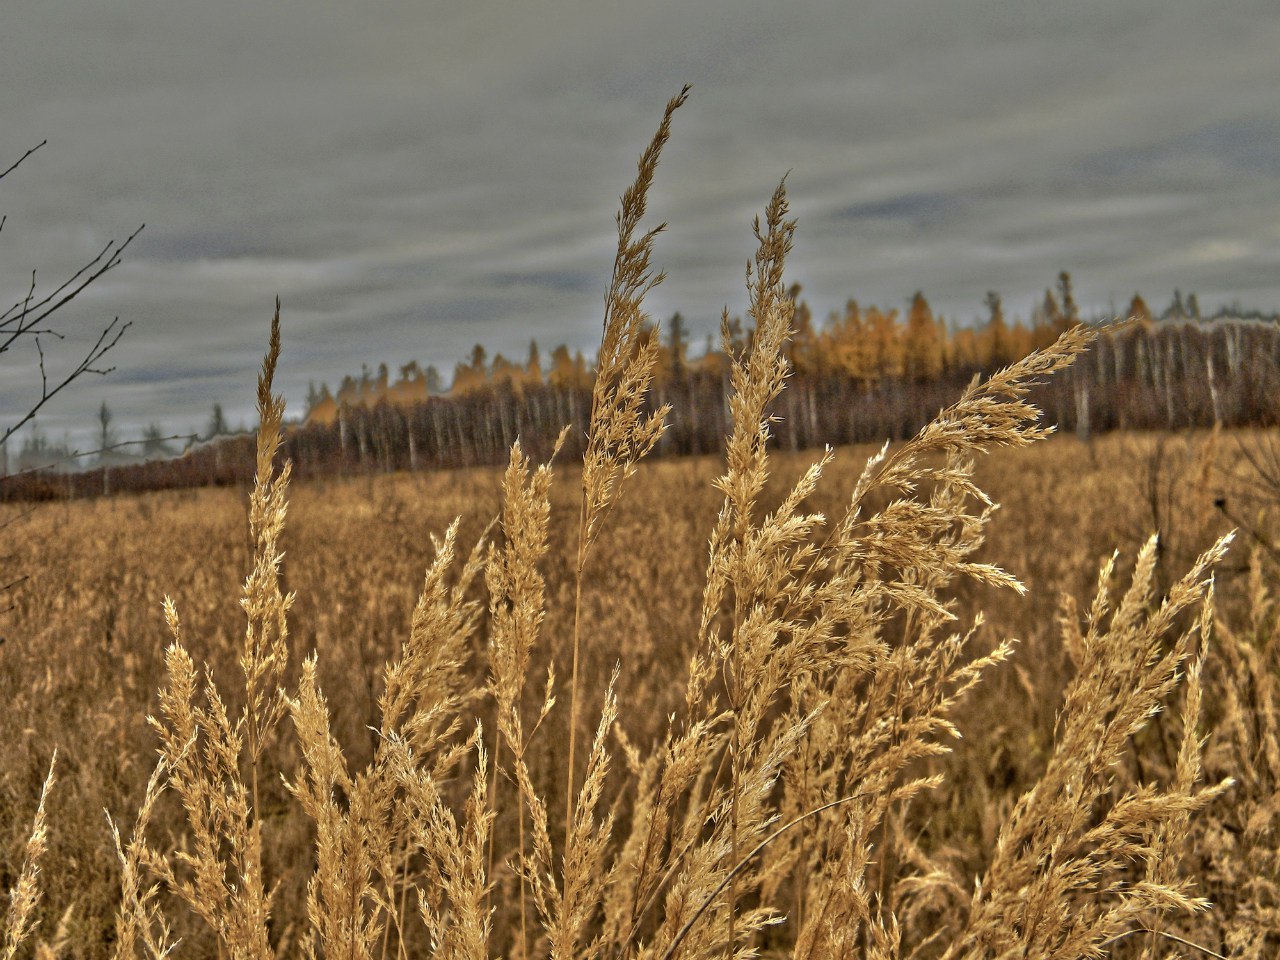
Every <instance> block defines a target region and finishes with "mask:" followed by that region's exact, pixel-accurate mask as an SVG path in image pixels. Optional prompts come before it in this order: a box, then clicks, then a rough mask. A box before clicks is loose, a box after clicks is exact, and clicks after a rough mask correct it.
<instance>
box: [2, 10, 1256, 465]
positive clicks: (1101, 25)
mask: <svg viewBox="0 0 1280 960" xmlns="http://www.w3.org/2000/svg"><path fill="white" fill-rule="evenodd" d="M1278 49H1280V6H1277V5H1276V3H1275V0H1259V2H1247V0H1217V2H1213V3H1210V2H1190V0H1124V2H1120V3H1117V2H1115V0H1073V2H1071V3H1041V2H1028V0H933V2H928V3H925V2H916V0H859V2H856V3H851V2H849V0H841V2H830V3H828V2H818V0H793V2H791V3H786V4H780V3H773V2H768V3H766V2H757V0H698V2H689V0H683V2H680V3H675V2H630V3H626V4H615V3H610V2H600V0H593V2H570V0H557V2H545V0H529V2H525V3H510V2H494V0H470V2H467V3H440V2H423V0H371V2H362V3H340V2H337V0H274V2H271V3H262V2H260V0H218V2H208V0H112V2H111V3H88V2H84V0H75V2H72V0H6V2H5V3H4V7H3V11H0V64H2V67H0V71H2V75H3V82H0V119H2V121H3V128H2V129H3V133H4V136H3V139H2V140H0V169H3V168H4V167H7V166H8V165H9V163H10V162H12V161H13V160H15V159H17V157H18V156H20V155H21V154H22V152H23V151H24V150H25V149H27V148H28V147H30V146H33V145H35V144H36V143H39V142H40V141H42V140H46V139H47V140H48V145H47V146H45V147H44V148H42V149H41V150H39V151H38V152H37V153H36V154H35V155H34V156H32V157H31V158H30V159H29V160H28V161H27V162H26V163H24V164H23V165H22V166H21V167H20V168H19V169H18V170H17V171H15V172H14V173H13V174H12V175H10V176H9V177H7V178H5V179H4V180H3V181H0V213H3V214H5V215H7V218H8V220H7V222H6V224H5V226H4V229H3V232H0V296H3V297H4V298H6V300H7V302H6V304H5V306H7V305H8V303H10V302H13V301H14V300H17V299H19V298H21V296H22V295H23V294H24V293H25V292H26V289H27V286H28V284H29V282H30V277H31V271H32V270H33V269H35V270H36V271H37V289H41V288H44V287H47V286H48V285H51V284H54V283H56V282H59V281H61V280H63V279H65V277H66V276H67V275H68V274H70V273H71V272H73V271H74V270H75V269H76V268H77V267H79V266H80V265H81V264H82V263H83V262H85V261H86V260H88V259H89V258H91V257H92V256H93V255H94V254H95V253H96V252H97V251H98V249H100V248H101V247H102V245H103V244H105V243H106V242H107V241H108V240H110V239H112V238H116V239H123V238H124V237H125V236H127V235H128V234H129V233H131V232H132V231H133V230H134V229H135V228H136V227H137V226H138V225H139V224H142V223H145V224H146V229H145V230H144V231H143V233H142V234H141V235H140V236H139V238H138V239H137V241H135V243H134V245H133V246H132V247H131V248H130V250H129V251H128V253H127V256H126V258H125V261H124V263H123V264H122V265H121V266H120V267H119V268H118V269H117V270H115V271H113V272H112V273H110V274H109V275H107V276H106V277H104V278H103V279H102V280H101V281H100V282H99V283H97V284H95V285H94V287H93V288H91V292H90V293H89V294H86V296H85V297H84V298H82V300H80V301H77V303H76V304H75V306H74V309H71V310H68V311H67V312H65V314H64V315H63V316H62V318H61V322H60V324H59V325H58V327H59V329H60V330H61V331H62V332H63V333H65V334H67V339H66V340H65V341H62V342H57V343H55V342H53V341H52V340H49V339H47V338H46V341H45V346H46V347H47V348H48V349H47V351H46V352H47V355H48V359H49V365H50V370H51V373H55V374H56V372H57V371H58V369H59V365H60V364H66V363H70V362H72V361H73V354H74V353H75V352H76V351H77V350H83V349H84V348H85V347H87V346H88V340H87V338H90V337H91V336H94V335H96V333H97V331H98V330H99V329H100V328H101V326H102V324H103V323H105V322H106V321H108V320H110V319H111V317H112V316H115V315H119V316H120V317H121V319H122V320H127V321H129V322H131V323H132V324H133V326H132V327H131V329H130V330H129V332H128V334H127V335H126V337H125V339H124V340H123V341H122V342H121V344H120V346H119V347H118V348H117V350H116V351H115V352H114V354H113V356H112V360H113V361H114V363H115V366H116V370H115V371H114V372H113V373H112V374H110V375H109V376H108V377H105V378H102V379H87V380H85V381H83V382H81V383H80V384H78V385H77V386H76V387H74V388H72V389H70V390H69V391H68V392H67V393H66V394H65V395H64V396H61V397H59V398H58V399H56V400H54V401H53V402H52V403H51V404H50V405H49V406H48V407H47V408H46V411H45V413H44V414H43V415H42V416H41V417H40V418H39V423H40V425H41V429H42V430H43V431H44V432H45V433H46V434H47V435H49V436H50V437H51V438H52V439H54V440H60V439H61V438H62V437H63V435H64V434H66V435H69V436H70V438H71V439H72V441H73V442H80V441H81V440H82V439H87V438H88V437H89V436H90V434H91V433H92V430H93V423H94V418H95V415H96V411H97V409H98V406H99V404H101V403H102V402H103V401H105V402H106V403H107V404H108V405H109V406H110V407H111V409H112V410H113V412H114V414H115V424H114V425H115V426H116V427H118V428H119V430H120V431H121V433H122V434H124V435H128V434H130V433H131V432H133V433H136V432H139V431H140V430H141V429H142V427H143V426H144V425H145V424H147V423H150V422H157V423H159V424H160V425H161V426H162V427H164V428H165V429H166V430H169V431H173V432H187V431H189V430H193V429H201V428H202V427H203V425H204V423H205V422H206V421H207V420H208V417H209V411H210V409H211V407H212V405H213V403H215V402H219V403H221V404H222V405H223V406H224V408H225V409H226V412H227V416H228V419H229V420H231V421H232V422H233V423H235V422H237V421H249V420H251V419H252V406H253V381H254V376H255V372H256V369H257V365H258V362H259V360H260V358H261V355H262V352H263V349H264V347H265V343H266V334H267V329H268V322H269V319H270V314H271V309H272V304H273V302H274V298H275V297H276V296H279V297H280V298H281V301H282V303H283V313H282V318H283V328H284V352H283V357H282V361H281V370H280V376H279V380H278V383H279V386H280V387H281V388H282V389H283V391H284V393H285V395H286V397H287V399H288V401H289V403H290V406H291V408H292V410H293V412H294V413H300V412H301V408H302V403H303V398H304V397H305V395H306V391H307V385H308V382H309V381H314V382H316V383H319V382H321V381H327V382H329V383H330V385H336V383H337V381H338V380H339V379H340V378H341V377H342V376H343V375H344V374H346V373H358V372H359V370H360V368H361V365H362V364H368V365H369V366H371V367H376V365H377V364H378V363H379V362H382V361H386V362H387V363H388V364H389V365H390V366H391V368H392V370H393V372H394V370H395V369H396V367H397V366H399V365H400V364H403V363H405V362H407V361H408V360H410V359H416V360H418V361H419V362H420V363H422V365H423V366H426V365H427V364H434V365H436V366H437V367H438V368H440V370H441V371H442V372H443V373H444V374H445V376H446V377H448V376H449V375H450V373H451V372H452V369H453V366H454V364H455V363H456V362H457V361H458V360H460V359H462V358H464V357H465V356H466V355H467V354H468V353H469V352H470V348H471V346H472V345H473V344H475V343H482V344H484V345H485V346H486V347H487V348H488V350H489V352H490V355H492V354H493V353H495V352H502V353H504V354H505V355H507V356H508V357H512V358H521V359H522V358H523V357H524V356H525V355H526V353H527V350H528V345H529V341H530V340H531V339H537V340H538V342H539V344H540V345H541V346H542V347H543V349H544V352H545V351H547V350H549V349H550V348H551V347H552V346H554V345H556V344H558V343H562V342H563V343H568V344H569V345H570V346H571V347H573V348H575V349H582V350H583V351H584V352H587V353H588V354H589V353H591V352H592V350H593V346H594V344H595V342H596V340H597V338H598V332H599V325H600V319H601V316H602V299H603V293H604V289H605V286H606V284H607V282H608V273H609V270H610V268H611V266H612V262H613V246H614V242H615V238H616V234H615V229H614V222H613V215H614V211H615V210H616V207H617V203H618V196H619V194H620V193H621V192H622V190H623V189H624V188H625V187H626V185H627V184H628V182H629V181H630V179H631V178H632V176H633V173H634V168H635V161H636V158H637V157H638V155H639V153H640V151H641V149H642V148H643V147H644V145H645V144H646V143H647V141H648V140H649V138H650V137H651V135H652V133H653V130H654V128H655V127H656V125H657V122H658V120H659V118H660V116H661V111H662V107H663V104H664V103H665V101H666V100H667V99H668V98H669V97H670V96H671V95H673V94H674V93H675V92H677V91H678V90H679V88H680V86H681V85H682V84H683V83H686V82H688V83H691V84H693V93H692V96H691V98H690V100H689V103H688V104H687V105H686V106H685V107H684V108H683V109H682V110H681V111H680V112H679V113H678V114H677V116H676V119H675V122H674V130H673V135H672V140H671V142H670V144H669V145H668V148H667V150H666V152H665V153H664V155H663V160H662V165H661V167H660V168H659V171H658V175H657V180H656V183H655V185H654V190H653V193H652V196H651V208H650V209H651V216H652V218H653V222H654V223H656V222H659V221H663V220H665V221H667V222H668V224H669V228H668V232H667V233H666V234H665V235H664V236H663V237H662V238H661V239H660V240H659V242H658V245H657V250H656V256H655V260H656V263H657V265H658V266H660V267H663V268H665V269H666V271H667V273H668V280H667V282H666V283H665V284H664V285H663V286H662V287H661V288H659V289H658V290H657V291H655V293H654V294H653V295H652V297H651V299H650V301H649V306H650V308H651V313H652V314H653V316H654V318H655V319H657V320H665V319H666V318H667V317H668V316H669V315H670V314H671V313H672V312H674V311H676V310H679V311H680V312H681V313H683V315H684V316H685V317H686V319H687V320H688V321H689V322H690V324H691V326H692V328H693V331H694V342H695V344H697V345H700V344H701V342H702V340H703V338H704V337H705V336H706V335H707V334H710V333H712V332H713V330H714V329H715V327H716V324H717V321H718V317H719V314H720V310H721V308H722V307H723V306H725V305H727V306H728V307H729V309H730V310H731V311H734V312H740V311H741V310H742V309H743V307H744V305H745V296H744V293H743V291H742V280H743V270H744V267H745V263H746V260H747V258H748V257H749V256H750V254H751V253H752V237H751V233H750V223H751V218H752V217H753V215H754V214H755V213H756V212H758V211H759V210H761V209H762V207H763V205H764V203H765V202H766V201H767V200H768V197H769V195H770V193H771V192H772V190H773V188H774V186H775V185H776V184H777V182H778V180H779V178H780V177H782V176H783V175H784V174H787V173H788V171H789V176H788V181H787V183H788V189H789V192H790V197H791V202H792V209H793V213H794V214H795V215H796V216H797V217H798V219H799V228H798V232H797V236H796V246H795V251H794V254H793V256H792V258H791V261H790V264H789V277H790V279H791V280H792V281H793V282H798V283H800V284H802V286H803V288H804V297H805V298H806V299H807V300H808V302H809V304H810V306H811V308H812V309H813V311H814V313H815V315H816V316H817V317H819V318H821V317H823V316H825V315H826V313H827V312H828V311H830V310H835V309H838V308H840V307H841V306H842V305H843V303H844V301H845V300H846V299H847V298H848V297H856V298H857V299H858V300H859V301H860V302H862V303H864V304H871V303H875V304H878V305H881V306H884V307H894V306H897V307H901V306H903V305H905V303H906V302H907V300H908V299H909V298H910V296H911V295H912V293H913V292H914V291H916V290H917V289H920V290H923V291H924V292H925V294H926V296H927V297H928V298H929V300H930V302H931V303H932V304H933V306H934V308H935V310H936V311H938V312H940V313H942V314H944V315H945V316H947V317H948V318H949V319H954V320H957V321H960V322H971V321H973V320H974V319H975V318H977V317H979V316H980V315H981V314H982V312H983V308H982V301H983V297H984V296H985V294H986V292H987V291H988V290H998V291H1000V292H1001V293H1002V294H1003V296H1004V299H1005V303H1006V309H1007V310H1008V312H1009V313H1010V314H1011V315H1020V316H1022V317H1026V316H1027V315H1028V314H1029V312H1030V310H1031V305H1032V303H1033V301H1034V300H1036V299H1038V298H1039V297H1041V296H1042V295H1043V291H1044V289H1045V287H1047V286H1049V285H1050V284H1052V283H1053V280H1054V277H1055V276H1056V274H1057V272H1058V271H1059V270H1062V269H1066V270H1069V271H1071V273H1072V274H1073V276H1074V278H1075V284H1076V296H1077V299H1078V300H1079V301H1080V302H1081V304H1082V305H1083V306H1084V307H1085V309H1086V311H1088V312H1101V311H1106V310H1109V309H1112V308H1113V307H1114V309H1118V310H1123V309H1124V307H1125V306H1126V305H1127V303H1128V300H1129V297H1130V296H1131V295H1132V294H1133V292H1134V291H1135V290H1140V291H1141V292H1142V293H1143V294H1144V296H1146V298H1147V299H1148V301H1149V302H1150V303H1151V304H1152V306H1153V307H1156V308H1159V307H1161V306H1163V305H1164V304H1165V303H1167V302H1168V300H1169V298H1170V297H1171V295H1172V293H1173V290H1174V288H1175V287H1176V288H1180V289H1181V290H1182V291H1183V292H1184V294H1185V293H1187V292H1189V291H1195V292H1196V293H1197V294H1198V297H1199V301H1200V303H1201V305H1202V306H1203V307H1204V308H1205V309H1206V310H1211V309H1213V308H1214V307H1216V306H1217V305H1219V304H1220V303H1223V302H1228V301H1236V300H1238V301H1240V302H1241V303H1243V304H1244V305H1246V306H1250V307H1258V308H1262V309H1265V310H1268V311H1269V310H1273V309H1275V308H1277V307H1280V269H1278V268H1280V95H1277V91H1280V57H1277V56H1276V50H1278ZM34 365H35V353H34V350H25V351H24V350H22V349H20V348H17V347H15V348H14V349H13V350H11V351H10V352H9V353H8V354H4V355H0V415H2V416H3V417H5V418H6V422H7V420H8V419H11V418H12V414H13V412H17V411H19V410H20V408H23V404H24V401H25V400H27V399H28V398H29V397H30V396H31V395H32V392H33V390H34V391H38V389H39V382H38V379H36V380H34V381H33V380H32V379H31V377H30V376H29V375H28V374H31V373H32V372H33V370H34Z"/></svg>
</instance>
